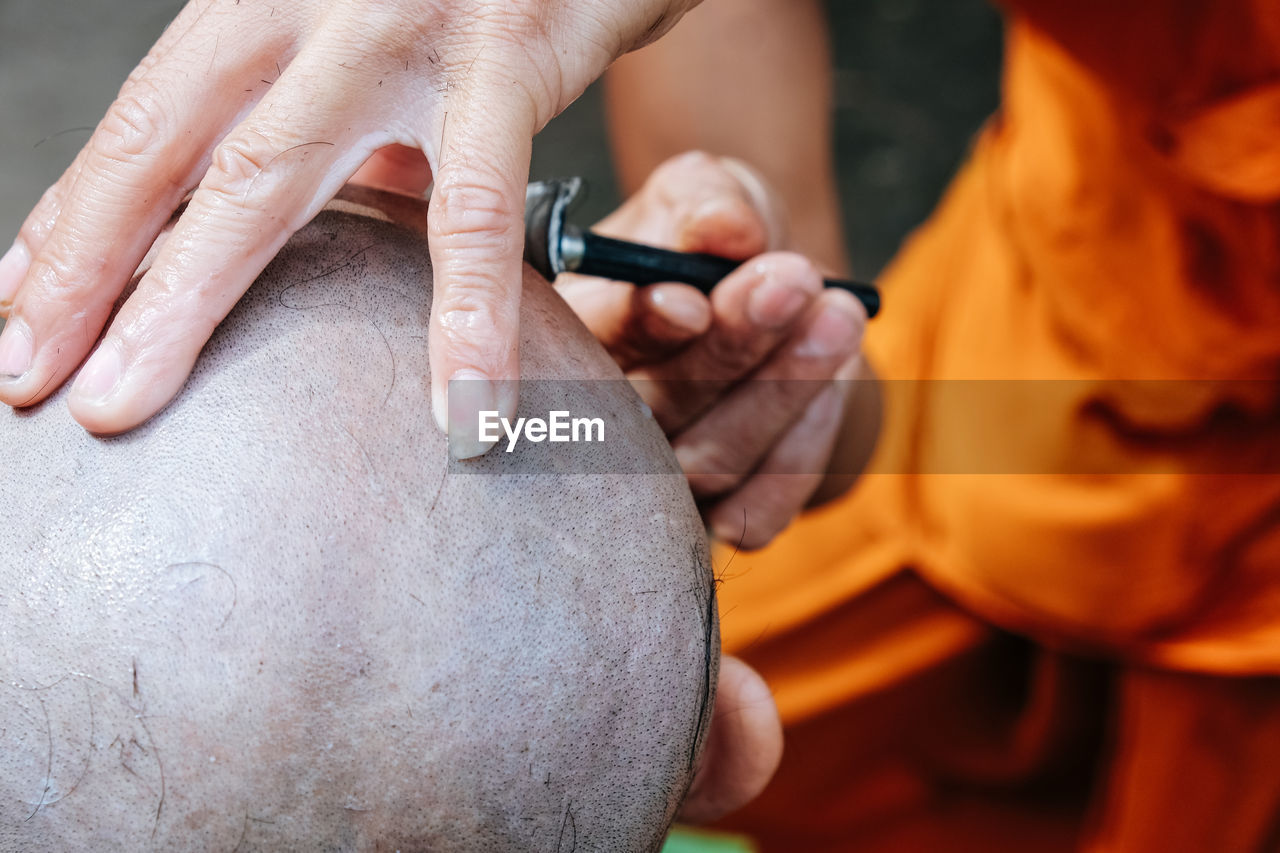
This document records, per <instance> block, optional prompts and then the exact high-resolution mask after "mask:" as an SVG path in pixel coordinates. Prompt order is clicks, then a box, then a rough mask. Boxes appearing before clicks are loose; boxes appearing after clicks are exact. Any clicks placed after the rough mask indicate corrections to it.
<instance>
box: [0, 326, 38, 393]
mask: <svg viewBox="0 0 1280 853" xmlns="http://www.w3.org/2000/svg"><path fill="white" fill-rule="evenodd" d="M34 351H35V350H34V348H33V346H32V344H31V330H30V329H28V328H27V324H26V323H24V322H22V321H21V320H19V319H17V318H14V319H11V320H9V321H8V322H7V323H5V324H4V331H3V332H0V380H8V379H18V378H20V377H21V376H22V375H23V374H24V373H26V372H27V371H28V370H30V369H31V358H32V355H33V353H34Z"/></svg>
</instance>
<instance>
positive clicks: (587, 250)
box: [572, 231, 880, 317]
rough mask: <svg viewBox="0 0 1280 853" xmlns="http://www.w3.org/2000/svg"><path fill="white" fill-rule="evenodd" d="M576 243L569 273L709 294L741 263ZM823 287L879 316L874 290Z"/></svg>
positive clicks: (586, 237)
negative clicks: (675, 285)
mask: <svg viewBox="0 0 1280 853" xmlns="http://www.w3.org/2000/svg"><path fill="white" fill-rule="evenodd" d="M580 239H581V240H582V250H581V258H580V259H579V260H578V261H577V263H576V265H574V266H573V267H572V271H573V272H576V273H578V274H580V275H594V276H599V277H600V278H611V279H615V280H617V281H629V282H633V283H635V284H639V285H645V284H656V283H658V282H660V281H679V282H683V283H685V284H691V285H693V286H694V287H696V288H698V290H700V291H702V292H703V293H708V294H709V293H710V292H711V289H712V288H713V287H715V286H716V285H717V284H719V283H720V281H721V280H722V279H724V277H725V276H727V275H729V273H731V272H733V271H734V270H736V269H737V268H738V267H740V266H742V263H743V262H742V261H734V260H730V259H729V258H722V257H720V256H719V255H708V254H703V253H697V252H673V251H670V250H669V249H659V248H657V247H656V246H646V245H644V244H642V243H632V242H629V241H627V240H616V239H614V238H612V237H605V236H602V235H600V234H596V233H594V232H591V231H583V232H581V237H580ZM823 284H825V285H826V286H827V287H835V288H839V289H840V290H847V291H848V292H849V293H852V294H853V295H854V297H855V298H856V299H857V300H858V301H859V302H861V303H862V307H863V308H865V309H866V311H867V317H874V316H876V314H878V313H880V291H878V290H876V288H875V287H874V286H872V285H870V284H863V283H862V282H858V281H846V280H844V279H837V278H826V279H823Z"/></svg>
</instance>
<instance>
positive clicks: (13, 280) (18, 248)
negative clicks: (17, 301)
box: [0, 240, 31, 311]
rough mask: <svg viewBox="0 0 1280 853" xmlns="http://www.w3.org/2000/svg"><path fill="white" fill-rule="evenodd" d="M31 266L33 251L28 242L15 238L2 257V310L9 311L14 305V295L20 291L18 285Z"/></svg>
mask: <svg viewBox="0 0 1280 853" xmlns="http://www.w3.org/2000/svg"><path fill="white" fill-rule="evenodd" d="M30 268H31V252H29V251H27V244H26V243H23V242H22V241H21V240H14V241H13V245H12V246H11V247H9V251H7V252H5V253H4V257H3V258H0V311H8V310H9V309H10V308H12V307H13V297H14V296H15V295H17V293H18V285H20V284H22V280H23V279H24V278H26V276H27V270H28V269H30Z"/></svg>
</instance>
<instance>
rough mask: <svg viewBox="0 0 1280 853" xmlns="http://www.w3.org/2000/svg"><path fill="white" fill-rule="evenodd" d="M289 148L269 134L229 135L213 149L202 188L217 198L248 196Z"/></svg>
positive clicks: (246, 132)
mask: <svg viewBox="0 0 1280 853" xmlns="http://www.w3.org/2000/svg"><path fill="white" fill-rule="evenodd" d="M287 148H288V145H287V143H282V142H281V141H279V140H277V139H275V138H273V137H272V135H270V134H267V133H261V132H257V131H245V132H239V133H236V134H234V135H232V136H228V137H227V138H226V139H224V140H222V142H220V143H218V145H217V147H215V148H214V149H213V154H212V157H211V159H210V164H209V171H208V173H206V175H205V179H204V181H203V183H202V184H201V188H202V189H204V190H206V191H208V192H211V193H214V194H215V195H222V196H240V195H247V194H248V192H249V191H250V190H251V189H253V188H254V186H255V183H256V182H257V181H258V179H259V178H260V177H261V176H262V174H263V173H264V172H266V171H267V169H268V168H269V167H270V166H271V164H272V162H273V161H275V160H276V158H278V157H279V156H280V154H281V153H282V152H283V151H285V150H287Z"/></svg>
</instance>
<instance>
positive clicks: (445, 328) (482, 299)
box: [424, 55, 537, 459]
mask: <svg viewBox="0 0 1280 853" xmlns="http://www.w3.org/2000/svg"><path fill="white" fill-rule="evenodd" d="M513 74H514V72H512V71H511V70H510V69H507V68H504V67H496V68H495V67H493V65H492V64H491V63H489V62H487V61H486V60H485V58H484V57H483V56H482V55H477V57H476V61H475V62H474V63H473V64H472V67H471V69H470V71H468V72H467V73H466V74H465V75H464V76H463V77H462V78H461V79H460V80H459V81H458V84H457V87H456V89H455V90H454V91H453V92H452V93H450V94H449V96H448V98H447V100H446V102H445V108H444V111H443V113H442V114H441V116H440V117H439V126H440V133H441V136H440V140H441V141H440V143H439V146H438V147H437V146H435V145H434V144H432V148H435V149H436V150H438V152H439V153H438V154H437V158H436V166H437V168H436V174H435V187H434V188H433V190H432V192H431V204H430V206H429V208H428V210H427V233H428V238H429V240H430V248H431V261H432V266H433V267H434V270H435V291H434V294H433V298H432V309H431V333H430V352H431V373H432V409H433V412H434V414H435V419H436V423H437V425H439V426H440V427H441V428H442V429H445V430H447V431H448V432H449V434H450V449H451V452H452V453H453V454H454V455H455V457H457V458H460V459H465V458H469V457H473V456H478V455H480V454H482V453H484V452H485V451H486V450H487V449H488V447H489V446H491V443H485V442H483V441H481V440H480V438H479V434H478V433H479V430H478V419H477V416H478V413H479V412H481V411H497V412H499V413H500V415H501V416H505V417H512V416H514V413H515V407H516V386H515V382H514V381H512V380H515V379H517V378H518V377H519V373H520V368H519V338H518V331H519V328H518V324H519V316H520V291H521V287H522V286H523V277H524V273H523V268H524V267H523V260H522V257H523V250H524V195H525V187H526V185H527V183H528V179H529V157H530V153H531V147H532V143H531V140H532V139H533V134H534V132H535V131H536V130H537V110H536V107H535V104H534V102H533V99H532V97H531V95H530V94H529V93H528V91H527V90H526V89H525V88H524V87H523V86H522V85H520V84H519V82H518V81H514V80H513V79H512V75H513ZM424 142H425V140H424ZM451 396H452V397H453V399H450V397H451Z"/></svg>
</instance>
